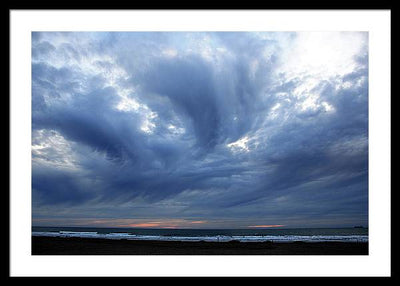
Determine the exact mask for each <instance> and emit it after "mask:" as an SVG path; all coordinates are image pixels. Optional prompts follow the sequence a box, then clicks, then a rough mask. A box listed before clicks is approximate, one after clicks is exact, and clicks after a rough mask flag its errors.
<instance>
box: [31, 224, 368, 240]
mask: <svg viewBox="0 0 400 286" xmlns="http://www.w3.org/2000/svg"><path fill="white" fill-rule="evenodd" d="M32 236H50V237H81V238H105V239H127V240H158V241H212V242H227V241H241V242H264V241H272V242H292V241H303V242H322V241H341V242H368V228H357V227H354V228H292V229H283V228H274V229H272V228H270V229H138V228H95V227H41V226H34V227H32Z"/></svg>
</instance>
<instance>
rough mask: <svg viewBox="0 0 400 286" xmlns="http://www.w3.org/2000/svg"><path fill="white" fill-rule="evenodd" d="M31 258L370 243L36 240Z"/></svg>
mask: <svg viewBox="0 0 400 286" xmlns="http://www.w3.org/2000/svg"><path fill="white" fill-rule="evenodd" d="M32 255H368V243H367V242H333V241H332V242H331V241H330V242H285V243H276V242H269V241H266V242H239V241H230V242H205V241H190V242H189V241H144V240H126V239H118V240H116V239H101V238H80V237H45V236H43V237H39V236H33V237H32Z"/></svg>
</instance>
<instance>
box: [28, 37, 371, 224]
mask: <svg viewBox="0 0 400 286" xmlns="http://www.w3.org/2000/svg"><path fill="white" fill-rule="evenodd" d="M367 43H368V34H367V33H359V32H302V33H286V32H285V33H283V32H279V33H259V32H257V33H251V32H249V33H242V32H239V33H225V32H217V33H183V32H182V33H180V32H173V33H138V32H133V33H103V32H101V33H54V32H49V33H36V32H35V33H32V197H33V220H34V223H36V224H37V225H101V226H117V225H119V226H121V225H130V226H136V227H139V226H148V227H151V226H152V227H258V226H277V225H284V226H287V227H296V226H353V225H359V224H367V221H368V208H367V206H368V46H367ZM200 222H201V223H200Z"/></svg>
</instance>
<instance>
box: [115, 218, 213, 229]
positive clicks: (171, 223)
mask: <svg viewBox="0 0 400 286" xmlns="http://www.w3.org/2000/svg"><path fill="white" fill-rule="evenodd" d="M206 222H207V221H203V220H194V221H186V220H166V221H144V222H134V223H125V224H119V225H117V227H138V228H152V227H153V228H171V229H174V228H187V227H190V226H191V225H193V224H196V225H197V224H203V223H206Z"/></svg>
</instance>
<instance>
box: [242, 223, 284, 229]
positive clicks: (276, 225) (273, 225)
mask: <svg viewBox="0 0 400 286" xmlns="http://www.w3.org/2000/svg"><path fill="white" fill-rule="evenodd" d="M281 226H285V225H284V224H267V225H249V226H248V227H254V228H268V227H281Z"/></svg>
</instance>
